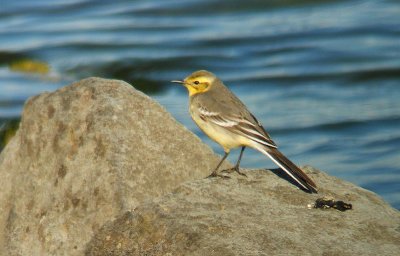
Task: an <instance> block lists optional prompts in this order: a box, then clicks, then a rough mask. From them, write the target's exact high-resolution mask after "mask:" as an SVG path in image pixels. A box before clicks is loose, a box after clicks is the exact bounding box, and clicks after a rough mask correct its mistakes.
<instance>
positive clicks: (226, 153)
mask: <svg viewBox="0 0 400 256" xmlns="http://www.w3.org/2000/svg"><path fill="white" fill-rule="evenodd" d="M228 155H229V151H228V152H225V155H224V157H223V158H222V159H221V161H220V162H219V163H218V165H217V167H215V169H214V171H213V172H212V173H211V174H210V175H208V176H207V178H212V177H222V178H229V177H226V176H224V175H221V174H218V173H217V171H218V168H219V167H220V166H221V164H222V163H223V162H224V161H225V159H226V158H227V157H228Z"/></svg>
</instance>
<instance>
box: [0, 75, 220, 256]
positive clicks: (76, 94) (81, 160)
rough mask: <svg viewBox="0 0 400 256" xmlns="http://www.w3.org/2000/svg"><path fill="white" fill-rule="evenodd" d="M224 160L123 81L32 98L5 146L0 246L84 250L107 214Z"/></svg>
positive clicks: (22, 250)
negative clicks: (18, 127) (17, 128)
mask: <svg viewBox="0 0 400 256" xmlns="http://www.w3.org/2000/svg"><path fill="white" fill-rule="evenodd" d="M218 160H219V158H218V157H217V156H215V155H214V154H213V153H212V151H211V150H210V149H209V148H208V147H207V146H205V145H204V144H203V143H201V141H200V140H199V139H198V138H197V137H196V136H194V135H193V134H192V133H191V132H189V131H188V130H187V129H186V128H184V127H183V126H182V125H180V124H178V123H177V122H176V121H175V120H174V119H173V118H172V117H171V116H170V114H169V113H167V112H166V111H165V110H164V109H163V108H162V107H161V106H160V105H159V104H157V103H156V102H154V101H153V100H151V99H150V98H149V97H147V96H145V95H144V94H143V93H141V92H138V91H136V90H135V89H133V88H132V87H131V86H130V85H129V84H127V83H125V82H122V81H117V80H106V79H99V78H89V79H85V80H82V81H80V82H77V83H74V84H72V85H70V86H66V87H64V88H61V89H59V90H57V91H55V92H53V93H44V94H41V95H39V96H36V97H33V98H31V99H30V100H28V101H27V103H26V104H25V107H24V111H23V115H22V121H21V125H20V129H19V130H18V132H17V134H16V136H15V137H14V138H13V139H12V140H11V141H10V143H9V144H8V145H7V146H6V148H5V149H4V150H3V152H2V153H1V155H0V177H1V179H0V187H1V190H0V255H82V253H83V250H84V248H85V245H86V243H87V242H88V241H89V240H90V238H91V237H92V235H93V233H94V232H96V231H97V230H98V229H99V228H100V227H101V226H102V225H103V224H104V223H105V222H106V221H108V220H111V219H113V217H114V216H116V215H117V214H121V213H123V212H125V211H127V210H130V209H133V208H134V207H136V206H138V204H139V203H140V202H142V201H143V200H145V199H148V198H152V197H156V196H160V195H163V194H165V193H167V192H170V191H171V190H172V189H174V188H176V187H177V186H178V184H180V183H182V182H184V181H188V180H194V179H199V178H202V177H204V176H206V175H207V174H208V173H209V171H210V170H211V169H212V168H213V167H214V165H215V164H216V163H217V161H218Z"/></svg>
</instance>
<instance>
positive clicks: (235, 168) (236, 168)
mask: <svg viewBox="0 0 400 256" xmlns="http://www.w3.org/2000/svg"><path fill="white" fill-rule="evenodd" d="M221 172H223V173H232V172H237V173H239V174H240V175H242V176H245V177H247V175H246V174H244V173H243V172H241V171H240V170H239V166H235V167H233V168H229V169H226V170H222V171H221Z"/></svg>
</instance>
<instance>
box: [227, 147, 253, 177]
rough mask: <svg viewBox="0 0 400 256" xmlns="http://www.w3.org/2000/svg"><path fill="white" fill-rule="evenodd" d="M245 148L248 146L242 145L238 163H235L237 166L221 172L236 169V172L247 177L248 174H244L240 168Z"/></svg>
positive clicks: (229, 171)
mask: <svg viewBox="0 0 400 256" xmlns="http://www.w3.org/2000/svg"><path fill="white" fill-rule="evenodd" d="M245 148H246V147H244V146H243V147H242V150H241V151H240V155H239V159H238V161H237V163H236V164H235V166H234V167H233V168H230V169H226V170H223V171H221V172H226V173H231V172H234V171H235V172H237V173H239V174H240V175H243V176H245V177H247V175H246V174H244V173H243V172H241V171H240V170H239V166H240V160H241V159H242V155H243V151H244V150H245Z"/></svg>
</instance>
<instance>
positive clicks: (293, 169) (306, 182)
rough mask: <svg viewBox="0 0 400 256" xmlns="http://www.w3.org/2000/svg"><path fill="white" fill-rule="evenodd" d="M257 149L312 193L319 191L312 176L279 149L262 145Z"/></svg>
mask: <svg viewBox="0 0 400 256" xmlns="http://www.w3.org/2000/svg"><path fill="white" fill-rule="evenodd" d="M256 149H257V150H259V151H260V152H261V153H263V154H264V155H266V156H268V157H269V158H271V159H272V161H274V163H276V164H277V165H278V166H279V167H280V168H282V170H284V171H285V172H286V173H287V174H288V175H289V176H290V177H292V179H294V180H295V181H296V182H297V183H298V184H299V185H300V186H301V187H302V188H304V189H305V190H308V191H310V192H311V193H318V192H317V185H315V183H314V181H313V180H312V179H310V177H308V176H307V174H305V173H304V172H303V171H302V170H301V169H300V168H299V167H297V166H296V165H295V164H294V163H293V162H292V161H290V160H289V159H288V158H287V157H286V156H284V155H283V154H282V153H281V152H280V151H279V150H278V149H276V148H271V147H266V146H262V145H260V147H258V148H256Z"/></svg>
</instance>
